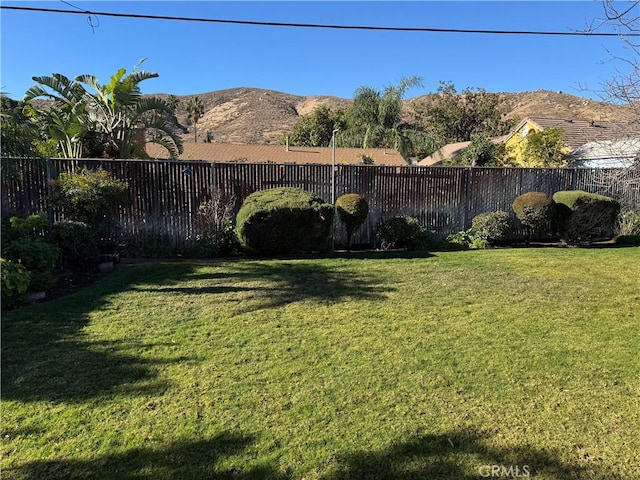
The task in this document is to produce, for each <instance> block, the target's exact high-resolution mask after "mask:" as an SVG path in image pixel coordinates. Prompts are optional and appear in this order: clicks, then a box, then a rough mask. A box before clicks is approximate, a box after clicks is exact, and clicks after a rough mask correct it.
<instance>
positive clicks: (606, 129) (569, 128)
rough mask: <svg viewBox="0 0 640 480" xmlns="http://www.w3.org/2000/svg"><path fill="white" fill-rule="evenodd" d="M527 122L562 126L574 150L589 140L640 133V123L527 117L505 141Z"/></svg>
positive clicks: (546, 125) (547, 126)
mask: <svg viewBox="0 0 640 480" xmlns="http://www.w3.org/2000/svg"><path fill="white" fill-rule="evenodd" d="M527 122H529V123H531V124H533V125H535V126H536V127H537V128H538V129H539V130H545V129H547V128H551V127H561V128H562V129H563V130H564V131H565V139H564V143H565V145H566V146H567V148H569V150H574V149H576V148H578V147H580V146H581V145H584V144H586V143H589V142H595V141H601V140H614V139H618V138H624V137H630V136H637V135H640V124H637V123H635V124H632V123H620V122H600V121H587V120H565V119H561V118H527V119H525V120H523V121H522V122H520V123H519V124H518V126H517V127H516V128H514V129H513V131H512V132H511V133H510V134H509V135H508V136H507V137H506V139H505V141H508V140H509V139H510V138H512V137H513V136H514V135H516V134H517V133H518V132H519V131H520V129H521V128H522V127H523V126H524V125H525V124H526V123H527Z"/></svg>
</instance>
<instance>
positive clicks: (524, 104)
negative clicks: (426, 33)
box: [157, 88, 634, 144]
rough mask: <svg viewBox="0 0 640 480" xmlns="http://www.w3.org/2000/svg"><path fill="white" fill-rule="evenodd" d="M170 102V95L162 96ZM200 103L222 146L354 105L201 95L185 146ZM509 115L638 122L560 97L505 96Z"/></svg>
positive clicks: (182, 107)
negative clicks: (318, 110) (314, 114)
mask: <svg viewBox="0 0 640 480" xmlns="http://www.w3.org/2000/svg"><path fill="white" fill-rule="evenodd" d="M433 95H435V94H429V95H423V96H420V97H415V98H411V99H408V100H406V102H405V107H406V109H407V111H408V110H409V109H411V108H412V104H414V103H415V102H416V101H428V99H429V97H430V96H433ZM157 96H160V97H166V95H157ZM194 96H197V97H199V98H200V99H201V100H202V102H203V104H204V106H205V114H204V116H203V117H202V118H201V119H200V121H199V122H198V141H203V140H204V138H205V137H206V132H207V130H208V131H209V132H211V135H212V138H213V141H214V142H216V143H235V144H276V143H278V140H279V138H280V137H281V136H282V135H283V134H285V133H286V132H289V131H291V129H292V128H293V126H294V125H295V124H296V123H297V122H298V120H300V117H301V116H303V115H307V114H309V113H311V112H312V111H313V110H314V109H315V108H316V107H318V106H321V105H325V106H327V107H329V108H340V107H348V106H349V105H351V103H352V100H351V99H346V98H339V97H331V96H298V95H291V94H288V93H282V92H276V91H273V90H262V89H258V88H232V89H227V90H219V91H215V92H209V93H201V94H198V95H184V96H178V99H179V100H180V104H179V106H178V109H177V116H178V120H179V121H180V123H181V124H182V125H184V126H185V127H186V129H189V132H187V133H184V134H183V135H182V137H183V140H184V141H185V142H193V130H192V127H190V126H188V123H187V112H186V105H187V102H188V100H189V98H190V97H194ZM500 97H501V99H502V102H503V104H504V106H505V109H506V111H507V114H506V115H505V117H506V118H507V119H510V118H518V119H524V118H527V117H533V118H535V117H538V118H564V119H575V120H588V121H590V120H596V121H598V120H600V121H605V120H606V121H612V122H629V121H632V120H633V118H634V116H633V111H632V109H631V108H630V107H629V106H625V105H614V104H611V103H607V102H598V101H595V100H590V99H587V98H583V97H578V96H575V95H569V94H566V93H560V92H550V91H546V90H537V91H535V92H521V93H500Z"/></svg>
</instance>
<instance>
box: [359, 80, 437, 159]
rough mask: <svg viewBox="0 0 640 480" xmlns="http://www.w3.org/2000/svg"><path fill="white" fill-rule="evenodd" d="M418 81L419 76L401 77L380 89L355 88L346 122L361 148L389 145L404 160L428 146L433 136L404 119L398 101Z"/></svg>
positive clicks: (399, 101) (401, 100)
mask: <svg viewBox="0 0 640 480" xmlns="http://www.w3.org/2000/svg"><path fill="white" fill-rule="evenodd" d="M421 85H422V79H421V78H420V77H406V78H402V79H401V80H400V82H399V83H398V85H390V86H388V87H386V88H385V90H384V91H383V92H380V91H378V90H375V89H374V88H371V87H360V88H359V89H358V90H356V93H355V96H354V102H353V105H352V107H351V109H350V111H349V123H350V124H351V125H352V128H353V129H354V130H355V132H354V134H355V135H356V136H359V138H361V139H362V140H361V141H362V147H363V148H371V147H392V148H395V149H396V150H397V151H398V152H399V153H400V155H402V157H403V158H404V159H405V160H408V158H409V157H411V156H413V155H414V154H415V153H416V151H421V150H429V149H430V148H431V147H432V144H433V140H432V138H431V137H430V136H429V135H427V134H426V133H425V132H424V131H423V130H421V129H420V128H418V127H417V126H415V125H412V124H410V123H408V122H406V121H405V120H404V119H403V116H402V102H403V99H404V95H405V93H406V91H407V90H408V89H410V88H413V87H418V86H421Z"/></svg>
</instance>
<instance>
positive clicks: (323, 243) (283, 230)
mask: <svg viewBox="0 0 640 480" xmlns="http://www.w3.org/2000/svg"><path fill="white" fill-rule="evenodd" d="M333 214H334V207H333V205H330V204H327V203H324V201H322V199H320V198H318V197H317V196H315V195H314V194H313V193H311V192H307V191H305V190H302V189H300V188H293V187H284V188H273V189H269V190H261V191H258V192H254V193H252V194H251V195H249V196H248V197H247V198H246V199H245V201H244V203H243V204H242V207H241V208H240V211H239V212H238V215H237V216H236V233H237V235H238V240H239V242H240V245H241V246H242V247H243V248H245V249H246V250H247V251H249V252H250V253H260V254H279V253H292V252H310V251H316V250H326V249H328V248H329V236H330V233H331V226H332V223H333Z"/></svg>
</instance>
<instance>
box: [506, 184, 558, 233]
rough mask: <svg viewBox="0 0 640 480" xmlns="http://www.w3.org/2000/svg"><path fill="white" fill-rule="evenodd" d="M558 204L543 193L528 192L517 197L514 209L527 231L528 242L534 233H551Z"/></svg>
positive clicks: (513, 205)
mask: <svg viewBox="0 0 640 480" xmlns="http://www.w3.org/2000/svg"><path fill="white" fill-rule="evenodd" d="M555 207H556V202H555V201H554V200H553V197H551V195H547V194H546V193H543V192H527V193H523V194H522V195H520V196H518V197H516V199H515V200H514V201H513V204H512V208H513V211H514V213H515V214H516V218H517V219H518V220H520V223H522V225H524V227H525V228H526V229H527V242H528V241H529V239H530V238H531V232H532V231H538V232H539V233H551V230H552V223H553V220H554V216H555V212H556V208H555Z"/></svg>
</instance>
